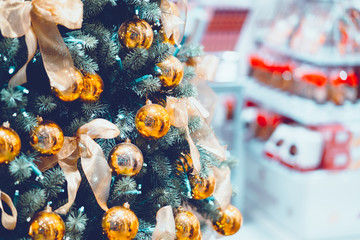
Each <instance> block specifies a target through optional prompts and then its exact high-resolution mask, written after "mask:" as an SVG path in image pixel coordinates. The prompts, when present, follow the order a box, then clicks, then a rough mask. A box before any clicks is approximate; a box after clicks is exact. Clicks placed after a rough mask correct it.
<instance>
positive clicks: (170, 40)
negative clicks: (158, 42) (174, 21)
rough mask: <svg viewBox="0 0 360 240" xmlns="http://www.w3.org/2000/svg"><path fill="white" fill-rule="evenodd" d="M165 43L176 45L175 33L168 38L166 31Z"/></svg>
mask: <svg viewBox="0 0 360 240" xmlns="http://www.w3.org/2000/svg"><path fill="white" fill-rule="evenodd" d="M164 43H169V44H171V45H175V43H176V42H175V37H174V34H171V36H170V37H169V38H168V37H167V36H166V34H165V33H164Z"/></svg>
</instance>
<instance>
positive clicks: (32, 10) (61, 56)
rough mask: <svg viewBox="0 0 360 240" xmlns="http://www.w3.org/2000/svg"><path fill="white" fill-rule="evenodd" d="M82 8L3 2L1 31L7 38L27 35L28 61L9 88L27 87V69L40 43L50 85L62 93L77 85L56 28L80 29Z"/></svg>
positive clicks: (72, 1)
mask: <svg viewBox="0 0 360 240" xmlns="http://www.w3.org/2000/svg"><path fill="white" fill-rule="evenodd" d="M82 18H83V4H82V2H81V1H80V0H62V1H57V0H33V1H23V0H0V31H1V33H2V35H3V36H4V37H8V38H18V37H21V36H24V35H25V41H26V45H27V48H28V59H27V62H26V63H25V65H24V66H22V68H20V70H19V71H18V72H17V73H16V74H15V75H14V76H13V77H12V78H11V79H10V82H9V85H11V86H18V85H21V84H24V83H26V81H27V79H26V67H27V65H28V63H29V62H30V60H31V59H32V58H33V57H34V55H35V52H36V48H37V42H38V43H39V46H40V52H41V55H42V59H43V63H44V67H45V70H46V72H47V75H48V77H49V79H50V85H51V86H52V87H55V88H57V89H58V90H59V91H65V90H66V89H69V88H70V87H71V85H72V84H73V83H74V82H75V81H76V74H75V71H76V70H75V67H74V64H73V61H72V58H71V55H70V52H69V50H68V49H67V47H66V45H65V43H64V41H63V39H62V37H61V35H60V32H59V30H58V28H57V26H56V25H57V24H60V25H63V26H65V27H67V28H69V29H78V28H81V24H82Z"/></svg>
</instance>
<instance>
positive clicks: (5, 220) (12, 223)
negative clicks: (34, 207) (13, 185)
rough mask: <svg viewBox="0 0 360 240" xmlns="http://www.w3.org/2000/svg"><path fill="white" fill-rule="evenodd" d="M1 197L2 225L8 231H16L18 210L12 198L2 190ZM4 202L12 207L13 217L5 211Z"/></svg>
mask: <svg viewBox="0 0 360 240" xmlns="http://www.w3.org/2000/svg"><path fill="white" fill-rule="evenodd" d="M0 197H1V200H0V209H1V224H2V225H3V227H4V228H5V229H7V230H14V229H15V227H16V221H17V210H16V208H15V206H14V203H13V202H12V200H11V198H10V197H9V195H7V194H6V193H4V192H2V191H1V190H0ZM2 202H4V203H6V204H7V205H8V206H9V207H10V210H11V214H12V215H9V214H7V213H6V212H5V211H4V206H3V203H2Z"/></svg>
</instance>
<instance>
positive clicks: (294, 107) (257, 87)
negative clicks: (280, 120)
mask: <svg viewBox="0 0 360 240" xmlns="http://www.w3.org/2000/svg"><path fill="white" fill-rule="evenodd" d="M245 85H246V87H245V99H251V100H253V101H254V102H256V103H258V104H260V105H261V106H262V107H264V108H266V109H269V110H271V111H273V112H276V113H278V114H280V115H283V116H285V117H288V118H291V119H293V120H294V121H296V122H298V123H300V124H304V125H319V124H326V123H341V124H344V125H347V124H351V123H353V122H355V121H359V122H360V114H359V113H360V102H359V101H358V102H357V103H355V104H354V103H351V102H346V103H345V104H344V105H342V106H337V105H335V104H333V103H331V102H327V103H325V104H318V103H316V102H315V101H314V100H311V99H306V98H302V97H299V96H296V95H291V94H289V93H287V92H284V91H280V90H279V89H274V88H271V87H269V86H265V85H262V84H260V83H258V82H256V81H255V80H253V79H250V78H249V80H248V81H247V82H246V84H245Z"/></svg>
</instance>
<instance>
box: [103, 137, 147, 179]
mask: <svg viewBox="0 0 360 240" xmlns="http://www.w3.org/2000/svg"><path fill="white" fill-rule="evenodd" d="M143 163H144V157H143V155H142V152H141V150H140V149H139V148H138V147H137V146H135V145H134V144H132V143H131V141H130V139H126V140H125V142H123V143H120V144H118V145H116V146H115V147H113V149H112V150H111V152H110V154H109V165H110V167H111V169H112V171H113V172H115V173H116V175H120V176H130V177H132V176H135V175H136V174H138V173H139V172H140V170H141V168H142V166H143Z"/></svg>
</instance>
